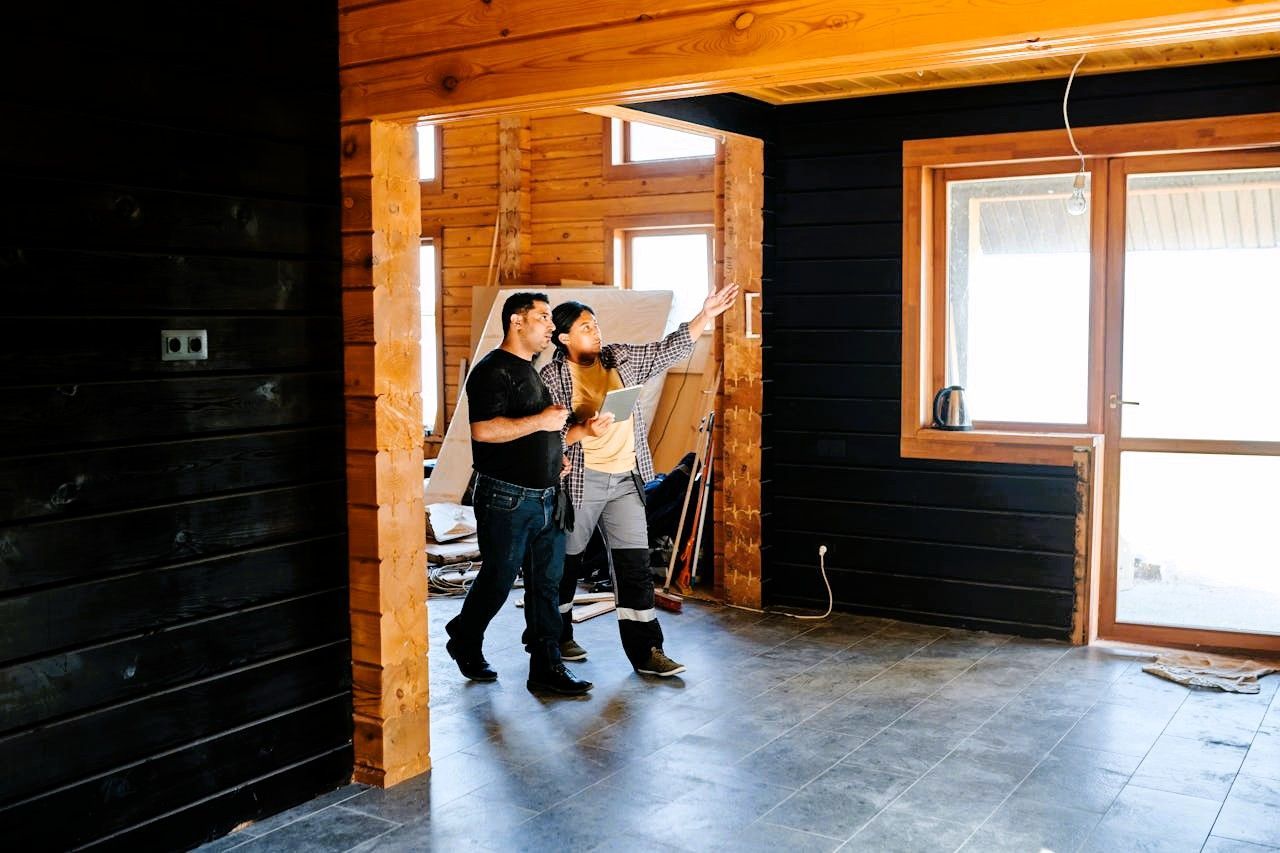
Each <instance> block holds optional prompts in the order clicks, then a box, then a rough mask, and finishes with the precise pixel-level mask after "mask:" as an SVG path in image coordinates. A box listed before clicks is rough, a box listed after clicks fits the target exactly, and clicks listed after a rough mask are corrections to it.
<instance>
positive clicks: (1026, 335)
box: [901, 116, 1280, 465]
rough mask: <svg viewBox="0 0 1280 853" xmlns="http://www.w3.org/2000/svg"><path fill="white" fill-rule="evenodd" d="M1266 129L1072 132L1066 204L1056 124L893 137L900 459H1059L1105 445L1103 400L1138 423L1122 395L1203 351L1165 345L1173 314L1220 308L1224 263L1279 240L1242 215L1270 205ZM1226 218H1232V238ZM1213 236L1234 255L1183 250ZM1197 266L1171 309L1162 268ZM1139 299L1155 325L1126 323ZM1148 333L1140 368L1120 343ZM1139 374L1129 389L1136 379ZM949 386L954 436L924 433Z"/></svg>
mask: <svg viewBox="0 0 1280 853" xmlns="http://www.w3.org/2000/svg"><path fill="white" fill-rule="evenodd" d="M1278 126H1280V125H1277V124H1276V123H1275V119H1274V118H1272V117H1265V118H1264V117H1252V116H1242V117H1238V118H1220V119H1193V120H1185V121H1170V122H1153V123H1147V124H1130V125H1120V126H1115V127H1094V128H1084V129H1081V130H1078V131H1077V133H1076V139H1077V141H1078V142H1079V144H1080V147H1081V149H1082V150H1083V151H1084V152H1085V155H1086V159H1087V163H1086V167H1085V173H1084V174H1083V175H1082V176H1081V180H1082V183H1083V187H1082V189H1083V191H1084V194H1085V197H1086V200H1087V205H1086V206H1085V209H1084V212H1083V214H1081V215H1071V211H1069V209H1068V207H1069V206H1068V200H1069V199H1070V198H1071V195H1072V192H1073V189H1075V186H1074V184H1075V181H1076V177H1077V175H1076V171H1077V169H1078V168H1079V160H1078V159H1076V158H1075V157H1074V156H1073V155H1072V154H1071V149H1070V148H1069V147H1068V146H1067V143H1066V136H1065V133H1064V132H1063V131H1060V130H1052V131H1036V132H1030V133H1017V134H999V135H994V136H969V137H959V138H955V139H928V140H914V141H908V142H906V143H904V145H903V214H904V215H903V256H902V263H903V265H902V274H903V317H902V320H903V325H902V347H903V350H902V425H901V452H902V454H903V456H907V457H916V458H936V459H962V460H966V461H990V462H1018V463H1028V464H1038V465H1071V464H1072V462H1073V453H1074V449H1075V448H1077V447H1081V446H1093V447H1098V446H1101V444H1100V443H1101V441H1102V437H1103V436H1104V435H1105V436H1107V438H1106V443H1107V446H1108V447H1110V446H1111V445H1113V444H1115V441H1114V440H1113V437H1114V439H1115V440H1119V439H1120V438H1122V435H1123V434H1122V433H1119V432H1117V430H1118V427H1117V426H1116V424H1118V423H1119V422H1120V421H1121V420H1123V419H1122V418H1121V417H1120V414H1121V413H1120V411H1119V410H1120V409H1122V408H1124V409H1132V411H1126V412H1125V413H1124V414H1125V416H1126V417H1127V418H1128V420H1126V421H1124V422H1125V423H1126V424H1131V425H1137V424H1144V423H1145V421H1144V418H1147V419H1150V418H1152V417H1155V415H1156V414H1157V412H1156V407H1155V404H1154V403H1152V402H1151V401H1150V400H1143V401H1142V402H1143V406H1142V408H1141V409H1137V408H1136V407H1132V406H1127V405H1126V404H1127V403H1131V402H1136V401H1137V398H1138V392H1139V391H1145V390H1149V388H1148V386H1150V387H1155V383H1156V382H1157V381H1158V382H1162V383H1164V385H1160V386H1159V387H1160V388H1173V387H1187V386H1189V385H1192V384H1194V381H1198V380H1196V377H1197V375H1198V374H1197V373H1196V369H1197V364H1196V359H1197V358H1200V356H1201V355H1203V353H1201V354H1200V355H1192V354H1189V353H1190V352H1191V351H1192V350H1193V349H1194V346H1192V345H1191V344H1188V343H1179V342H1180V341H1186V340H1191V341H1194V340H1195V339H1196V336H1193V335H1190V334H1189V333H1188V332H1187V331H1186V329H1184V328H1181V327H1178V326H1177V325H1176V324H1175V322H1174V320H1175V319H1177V320H1178V321H1179V322H1183V321H1187V322H1190V319H1189V318H1191V317H1194V318H1195V322H1203V323H1210V322H1212V321H1213V320H1212V318H1214V317H1217V316H1218V315H1217V314H1214V313H1213V310H1211V306H1210V302H1212V303H1213V305H1215V306H1217V307H1219V308H1223V307H1224V306H1228V305H1233V304H1235V303H1234V302H1233V300H1232V299H1231V298H1229V297H1227V296H1225V295H1223V294H1225V293H1227V290H1226V288H1227V287H1228V286H1234V283H1235V282H1236V281H1237V280H1238V279H1240V278H1241V277H1242V276H1244V273H1243V272H1241V271H1240V270H1241V269H1243V267H1240V265H1241V264H1244V263H1246V262H1249V263H1253V260H1252V258H1253V256H1252V255H1250V254H1249V251H1248V250H1251V249H1253V248H1255V247H1261V246H1262V245H1263V242H1264V240H1263V238H1264V236H1265V234H1264V232H1266V234H1270V233H1271V232H1270V231H1267V229H1268V228H1273V227H1274V229H1275V231H1276V233H1280V224H1276V225H1274V226H1273V224H1272V222H1273V220H1268V219H1267V218H1266V217H1263V218H1261V219H1260V220H1259V222H1260V223H1262V224H1258V225H1256V226H1252V225H1247V223H1248V222H1252V221H1253V220H1252V219H1250V218H1249V217H1247V216H1246V215H1245V212H1247V211H1252V210H1254V209H1255V208H1257V209H1258V210H1261V209H1262V207H1261V206H1265V209H1266V210H1271V209H1272V207H1274V205H1275V203H1274V200H1273V197H1274V196H1275V190H1274V189H1272V186H1273V178H1274V172H1273V171H1266V170H1267V169H1272V168H1273V166H1272V161H1273V160H1274V159H1275V158H1276V156H1277V154H1276V152H1277V146H1278V144H1280V133H1278V132H1277V130H1276V127H1278ZM1247 149H1258V150H1257V151H1256V152H1250V151H1248V150H1247ZM1166 152H1177V153H1176V154H1167V153H1166ZM1196 152H1200V153H1196ZM1213 152H1216V153H1213ZM1196 157H1199V158H1201V159H1200V160H1195V161H1194V164H1192V160H1191V159H1188V158H1196ZM1205 158H1207V159H1205ZM1269 158H1270V159H1269ZM1166 163H1167V164H1168V168H1164V166H1165V165H1166ZM1201 164H1203V166H1202V165H1201ZM1251 168H1252V169H1253V171H1249V169H1251ZM1214 170H1221V171H1218V172H1215V171H1214ZM1200 172H1203V173H1204V174H1203V176H1202V177H1194V178H1189V177H1186V175H1188V174H1191V173H1200ZM1171 174H1174V175H1178V177H1170V175H1171ZM1135 175H1136V176H1137V177H1135ZM1259 176H1261V177H1259ZM1197 181H1198V182H1199V183H1197ZM1179 182H1181V183H1179ZM1170 187H1173V189H1170ZM1241 187H1243V189H1241ZM1268 194H1270V195H1268ZM1246 208H1247V211H1246ZM1126 210H1128V211H1129V213H1128V218H1126ZM1237 210H1238V211H1243V212H1239V213H1236V212H1233V211H1237ZM1077 213H1078V211H1077ZM1233 217H1235V218H1234V219H1233ZM1236 219H1238V220H1239V221H1240V222H1242V223H1246V225H1241V226H1240V228H1239V229H1237V230H1238V231H1239V232H1240V233H1239V234H1238V235H1236V236H1232V234H1234V232H1233V231H1232V229H1231V223H1232V222H1234V221H1235V220H1236ZM1250 228H1253V231H1251V230H1250ZM1254 232H1256V233H1254ZM1169 234H1172V235H1174V236H1173V237H1169V236H1167V235H1169ZM1214 235H1217V237H1221V238H1222V239H1224V240H1227V242H1228V243H1230V240H1236V242H1237V243H1239V245H1240V247H1241V251H1240V252H1239V253H1238V257H1237V256H1232V257H1230V258H1228V257H1227V255H1226V253H1225V252H1216V253H1214V254H1213V256H1212V258H1211V259H1210V258H1208V256H1204V257H1202V255H1197V254H1196V253H1195V252H1192V251H1190V249H1192V248H1197V247H1199V246H1200V243H1204V242H1205V241H1209V242H1212V240H1214V239H1217V238H1216V237H1215V236H1214ZM1223 235H1226V236H1223ZM1157 237H1160V239H1163V240H1164V243H1162V244H1161V245H1163V246H1165V248H1166V249H1167V248H1168V246H1169V245H1173V243H1176V244H1177V245H1176V246H1175V247H1174V248H1176V249H1178V250H1179V251H1178V253H1177V255H1176V257H1174V256H1168V257H1166V256H1161V255H1159V254H1158V253H1155V252H1152V251H1148V250H1147V249H1146V248H1145V247H1146V246H1147V243H1149V242H1151V241H1153V240H1156V238H1157ZM1228 238H1230V239H1228ZM1144 241H1145V242H1144ZM1170 241H1172V243H1171V242H1170ZM1166 244H1168V245H1166ZM1206 245H1208V243H1206ZM1224 245H1226V244H1224ZM1232 245H1234V244H1232ZM1126 246H1129V247H1130V251H1128V252H1126ZM1214 246H1215V247H1216V244H1214ZM1202 254H1203V253H1202ZM1229 262H1230V263H1234V264H1235V266H1231V265H1230V264H1229ZM1197 263H1199V264H1201V267H1200V268H1197V269H1201V275H1199V276H1192V278H1191V279H1189V280H1192V281H1196V282H1203V283H1206V289H1205V290H1204V291H1203V293H1201V294H1200V295H1201V296H1203V297H1205V298H1206V302H1205V303H1204V305H1202V306H1201V307H1200V308H1199V309H1197V310H1195V311H1194V312H1193V313H1192V314H1189V315H1187V317H1180V318H1171V317H1170V316H1169V311H1171V310H1172V309H1170V308H1169V306H1170V305H1171V304H1172V303H1171V301H1170V300H1172V299H1173V297H1174V295H1175V287H1174V284H1173V282H1174V275H1173V273H1174V271H1175V270H1176V271H1177V272H1178V275H1179V276H1180V277H1181V278H1180V279H1179V280H1188V279H1187V278H1186V277H1187V275H1188V274H1190V271H1191V268H1192V266H1194V265H1195V264H1197ZM1160 264H1164V266H1163V267H1162V266H1160ZM1237 267H1240V269H1237ZM1255 267H1257V265H1256V264H1255ZM1255 267H1250V268H1249V269H1251V270H1252V269H1255ZM1257 268H1260V267H1257ZM1215 278H1216V279H1220V280H1217V281H1215V282H1214V283H1213V284H1212V285H1208V284H1207V283H1208V282H1209V281H1210V280H1211V279H1215ZM1254 278H1257V276H1254ZM1258 280H1263V279H1258ZM1250 281H1253V279H1250ZM1126 287H1127V288H1128V290H1126ZM1144 288H1145V289H1144ZM1151 293H1154V294H1156V297H1155V299H1156V303H1157V304H1158V305H1159V306H1160V309H1159V311H1151V312H1148V313H1149V315H1150V317H1153V318H1156V319H1154V320H1152V321H1151V324H1149V326H1150V327H1149V328H1148V327H1143V326H1140V325H1138V324H1137V319H1135V318H1138V306H1140V305H1145V304H1146V303H1141V302H1140V300H1142V299H1144V298H1149V297H1150V294H1151ZM1209 294H1217V295H1216V296H1213V298H1212V299H1209V298H1208V295H1209ZM1214 300H1218V301H1214ZM1161 311H1163V312H1164V313H1163V314H1162V313H1160V312H1161ZM1219 313H1221V312H1219ZM1227 314H1228V315H1229V314H1230V312H1229V311H1228V312H1227ZM1225 316H1226V315H1224V318H1223V319H1222V320H1221V322H1223V323H1225V322H1227V321H1226V319H1225ZM1140 319H1143V320H1146V319H1147V315H1145V314H1144V315H1142V317H1141V318H1140ZM1245 319H1248V318H1244V319H1237V320H1234V321H1232V322H1231V326H1232V328H1233V329H1234V330H1235V332H1234V334H1236V335H1237V336H1240V335H1244V336H1248V335H1249V334H1250V332H1247V331H1245V329H1246V327H1247V323H1246V322H1245ZM1184 325H1185V323H1184ZM1144 334H1145V335H1146V338H1144V337H1142V336H1143V335H1144ZM1200 337H1203V335H1201V336H1200ZM1147 339H1150V340H1151V341H1154V342H1156V344H1159V346H1156V345H1155V344H1152V345H1149V346H1148V347H1147V349H1146V350H1145V351H1144V352H1146V353H1147V355H1148V356H1150V357H1151V358H1154V359H1156V362H1155V363H1154V365H1146V364H1144V363H1143V362H1142V361H1141V359H1140V358H1139V357H1138V356H1137V355H1135V354H1134V352H1131V351H1130V350H1133V349H1134V347H1136V346H1137V344H1136V343H1134V342H1142V341H1144V340H1147ZM1161 347H1163V349H1162V348H1161ZM1255 349H1256V348H1255ZM1241 351H1242V352H1243V350H1241ZM1250 352H1255V351H1254V350H1250ZM1151 353H1156V355H1151ZM1258 357H1259V356H1257V355H1256V352H1255V354H1254V355H1253V356H1252V358H1255V359H1256V358H1258ZM1179 358H1181V359H1182V360H1181V361H1179V360H1178V359H1179ZM1241 361H1242V362H1243V361H1247V359H1243V357H1242V359H1241ZM1148 368H1149V369H1148ZM1144 369H1145V370H1146V371H1147V372H1146V373H1143V374H1141V377H1145V379H1144V381H1145V382H1146V385H1143V382H1142V381H1139V379H1138V378H1135V377H1139V375H1140V371H1141V370H1144ZM1152 376H1154V377H1156V379H1152V378H1151V377H1152ZM1215 381H1216V382H1217V383H1218V385H1217V387H1218V388H1219V390H1221V389H1222V388H1226V387H1228V386H1230V387H1231V389H1232V391H1233V393H1226V394H1224V395H1223V396H1224V397H1225V398H1228V399H1234V398H1236V397H1239V396H1242V395H1243V396H1250V395H1248V394H1247V393H1246V392H1243V390H1242V389H1243V385H1242V384H1241V382H1237V383H1236V386H1240V387H1236V386H1231V385H1230V383H1231V381H1233V380H1232V377H1231V376H1223V377H1218V378H1216V379H1215ZM949 385H960V386H963V387H964V388H965V405H966V409H967V411H968V414H969V416H970V418H971V420H972V421H973V426H974V429H972V430H971V431H944V430H940V429H935V428H934V425H933V405H932V404H933V400H934V395H935V393H936V392H937V391H938V390H939V389H940V388H944V387H946V386H949ZM1203 387H1210V386H1209V385H1204V386H1203ZM1151 393H1152V394H1154V393H1155V392H1151ZM1186 396H1188V397H1190V398H1193V399H1194V398H1200V399H1203V398H1204V397H1203V394H1196V393H1194V392H1188V393H1187V395H1186ZM1204 408H1206V409H1210V408H1213V407H1212V406H1205V407H1204ZM1135 428H1136V427H1135ZM1250 437H1251V436H1250ZM1144 440H1148V439H1147V438H1144ZM1268 446H1270V445H1268ZM1254 450H1255V451H1256V450H1257V449H1256V448H1254ZM1107 452H1112V450H1108V451H1107ZM1268 452H1269V451H1268Z"/></svg>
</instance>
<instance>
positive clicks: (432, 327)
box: [418, 241, 440, 433]
mask: <svg viewBox="0 0 1280 853" xmlns="http://www.w3.org/2000/svg"><path fill="white" fill-rule="evenodd" d="M418 281H419V287H418V290H419V292H420V294H421V302H422V342H421V349H422V423H423V424H425V425H426V430H427V432H428V433H431V432H433V431H434V430H435V426H436V420H437V418H438V417H439V413H440V339H439V337H438V335H437V332H436V292H437V289H438V282H437V281H436V246H435V243H433V242H431V241H425V242H423V244H422V246H421V248H420V249H419V250H418Z"/></svg>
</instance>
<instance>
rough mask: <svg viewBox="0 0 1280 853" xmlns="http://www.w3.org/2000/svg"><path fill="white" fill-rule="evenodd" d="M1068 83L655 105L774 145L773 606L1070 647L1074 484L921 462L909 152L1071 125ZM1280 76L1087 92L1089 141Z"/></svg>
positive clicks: (769, 306)
mask: <svg viewBox="0 0 1280 853" xmlns="http://www.w3.org/2000/svg"><path fill="white" fill-rule="evenodd" d="M1063 86H1064V81H1060V80H1053V81H1044V82H1035V83H1022V84H1011V85H1001V86H988V87H977V88H971V89H952V90H940V91H934V92H925V93H918V94H908V95H896V96H884V97H876V98H866V99H853V100H844V101H828V102H822V103H816V104H811V105H797V106H789V107H776V108H773V109H772V111H771V115H770V116H769V117H768V118H767V119H763V118H761V117H759V116H758V115H753V116H752V118H751V120H750V121H746V120H744V118H743V111H742V108H741V106H740V105H739V104H736V103H735V102H734V101H733V100H732V99H726V98H724V97H723V96H718V97H712V98H701V99H690V100H688V101H684V102H668V103H667V104H654V105H651V106H650V108H651V109H653V110H655V111H659V112H663V113H665V114H672V115H678V116H679V117H687V118H690V119H691V120H694V121H702V122H703V123H706V124H709V125H712V126H719V127H722V128H723V129H726V130H739V131H741V132H746V133H754V134H755V135H765V134H767V135H768V136H767V137H766V138H767V140H768V142H769V144H767V145H766V164H765V171H766V172H767V173H768V175H769V178H770V179H769V180H768V181H767V183H766V186H768V187H770V188H771V194H770V199H771V200H770V202H769V203H768V204H769V207H770V209H771V210H773V211H774V213H775V216H774V218H773V220H772V221H771V220H770V219H766V225H772V226H773V227H772V229H771V235H772V238H771V239H770V240H769V242H771V243H772V244H773V245H774V251H773V252H772V253H770V252H768V251H766V257H765V261H766V277H768V278H769V279H770V283H769V284H767V285H766V287H765V291H764V293H765V296H764V300H765V301H764V310H765V326H764V330H765V338H764V342H765V362H764V368H765V380H766V389H765V417H764V424H765V427H764V436H763V439H764V445H765V448H766V450H765V457H764V478H765V483H764V504H763V507H762V509H763V511H764V542H765V565H764V588H765V601H766V603H768V604H789V605H798V606H807V607H825V605H826V590H825V588H824V587H823V585H822V583H821V580H820V578H819V576H818V572H817V555H816V551H817V547H818V545H819V544H824V543H825V544H826V545H827V546H828V547H829V548H830V553H829V554H828V555H827V565H828V569H829V572H830V578H831V583H832V587H833V588H834V591H835V596H836V602H837V605H836V606H837V607H838V608H840V609H842V610H846V611H855V612H867V613H875V614H880V615H886V616H891V617H896V618H901V619H906V620H912V621H925V622H934V623H941V624H950V625H963V626H968V627H973V628H981V629H990V630H995V631H1003V632H1011V633H1017V634H1025V635H1033V636H1048V637H1066V636H1067V635H1068V633H1069V629H1070V625H1071V618H1072V608H1073V600H1074V598H1073V580H1072V550H1073V525H1074V515H1075V503H1074V500H1075V499H1074V480H1073V476H1072V472H1071V470H1070V469H1065V468H1052V467H1026V466H1011V465H973V464H949V463H942V462H933V461H928V460H905V459H902V458H901V457H900V455H899V453H898V429H899V421H898V418H899V411H900V399H901V385H900V365H901V328H902V318H901V298H902V286H901V260H902V235H901V233H902V232H901V229H902V224H901V222H902V172H901V168H902V163H901V159H902V158H901V152H902V142H903V141H904V140H906V139H913V138H929V137H939V136H962V135H967V134H983V133H1002V132H1014V131H1025V130H1045V129H1053V128H1059V127H1061V123H1062V112H1061V110H1062V101H1061V99H1062V90H1063ZM1277 105H1280V60H1276V59H1266V60H1256V61H1249V62H1237V63H1227V64H1221V65H1207V66H1199V67H1192V68H1180V69H1166V70H1160V71H1148V72H1134V73H1128V74H1116V75H1105V76H1098V77H1083V78H1080V79H1079V80H1078V81H1077V82H1076V85H1075V87H1074V88H1073V90H1072V117H1073V121H1074V122H1076V123H1077V124H1078V125H1080V126H1084V125H1098V124H1120V123H1125V122H1142V121H1161V120H1169V119H1181V118H1197V117H1207V116H1218V115H1234V114H1244V113H1257V112H1269V111H1274V110H1276V109H1277V108H1278V106H1277Z"/></svg>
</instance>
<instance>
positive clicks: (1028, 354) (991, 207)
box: [946, 175, 1089, 424]
mask: <svg viewBox="0 0 1280 853" xmlns="http://www.w3.org/2000/svg"><path fill="white" fill-rule="evenodd" d="M1071 180H1072V175H1046V176H1031V177H1018V178H996V179H984V180H972V181H952V182H949V183H948V184H947V355H946V365H947V382H948V384H954V385H961V386H963V387H964V388H965V392H966V403H967V405H968V407H969V413H970V416H971V417H972V418H973V420H975V421H986V422H995V423H1035V424H1083V423H1085V421H1086V420H1087V418H1088V409H1089V399H1088V393H1089V230H1088V227H1089V221H1088V217H1074V216H1069V215H1068V214H1067V211H1066V206H1065V205H1064V203H1063V200H1064V199H1065V198H1066V197H1067V196H1068V195H1070V193H1071Z"/></svg>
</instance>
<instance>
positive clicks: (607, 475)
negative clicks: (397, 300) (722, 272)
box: [541, 284, 738, 676]
mask: <svg viewBox="0 0 1280 853" xmlns="http://www.w3.org/2000/svg"><path fill="white" fill-rule="evenodd" d="M737 295H738V286H737V285H736V284H730V285H727V286H725V287H723V288H721V289H720V290H719V291H717V292H716V293H713V294H712V295H710V296H708V297H707V299H706V301H705V302H704V303H703V305H702V310H701V311H700V312H698V315H697V316H696V317H694V318H693V319H692V320H690V321H689V322H687V323H681V324H680V327H679V328H678V329H676V330H675V331H674V332H672V333H671V334H669V335H667V336H666V337H665V338H663V339H662V340H660V341H654V342H653V343H649V344H604V343H603V342H602V340H601V332H600V326H599V324H598V323H597V322H596V316H595V312H594V311H592V310H591V308H590V307H589V306H586V305H583V304H582V303H581V302H563V303H561V304H559V305H557V306H556V308H555V310H554V311H552V313H551V319H552V322H553V323H554V324H555V334H554V336H553V338H552V343H553V344H554V345H555V348H556V352H555V356H554V357H553V358H552V360H551V361H550V362H549V363H548V364H547V365H546V366H545V367H543V368H542V371H541V376H542V381H543V382H544V383H546V386H547V388H548V389H550V391H551V399H552V401H553V402H554V403H555V404H556V405H561V406H565V407H566V408H568V409H569V410H570V412H571V414H570V416H569V419H568V420H567V421H566V423H565V426H564V428H563V430H562V433H563V435H564V444H565V447H566V448H567V451H566V452H567V454H568V457H569V466H570V472H569V498H570V501H571V503H572V505H573V509H574V524H573V527H572V529H571V530H570V531H569V534H568V537H567V541H566V542H565V557H564V576H563V578H562V580H561V583H560V612H561V614H563V616H562V622H563V627H562V628H561V634H560V656H561V658H562V659H563V660H568V661H578V660H586V657H587V652H586V650H585V649H584V648H582V646H580V645H578V644H577V643H576V642H575V641H574V639H573V618H572V616H571V611H572V610H573V596H574V592H575V590H576V588H577V581H578V575H579V573H580V570H581V565H582V552H583V551H585V550H586V548H587V543H588V542H589V541H590V540H591V534H592V533H593V532H594V530H595V528H596V525H597V524H601V525H603V527H604V534H605V541H606V544H607V545H608V547H609V551H610V555H611V557H612V561H613V572H614V597H615V601H616V603H617V614H618V633H619V634H620V635H621V638H622V649H623V651H624V652H625V653H626V655H627V659H628V660H630V661H631V665H632V666H633V667H635V669H636V671H637V672H640V673H643V674H645V675H660V676H671V675H677V674H678V673H681V672H684V670H685V668H684V667H683V666H681V665H680V664H678V663H676V662H675V661H673V660H671V658H669V657H667V655H666V653H665V652H664V651H663V649H662V626H661V625H659V624H658V616H657V611H656V610H655V609H654V605H653V575H652V574H651V572H650V571H649V533H648V530H647V528H646V525H645V515H644V484H645V483H646V482H648V481H649V480H652V479H653V477H654V472H653V456H652V455H651V454H650V451H649V440H648V428H647V427H646V426H645V422H644V415H642V414H641V412H640V404H639V403H638V402H637V403H636V405H635V406H634V407H633V408H632V410H631V416H630V417H629V418H627V419H626V420H625V421H620V422H615V421H614V418H613V415H611V414H604V415H599V414H598V412H599V411H600V406H601V404H602V401H603V400H604V396H605V395H606V394H607V393H608V392H609V391H612V390H614V389H617V388H625V387H628V386H631V385H640V384H642V383H644V382H647V381H648V380H649V379H652V378H653V377H654V376H657V375H658V374H660V373H662V372H663V371H665V370H666V369H667V368H669V367H671V366H672V365H673V364H675V363H677V362H679V361H683V360H684V359H687V358H689V356H691V355H692V354H693V347H694V342H695V341H696V340H697V339H698V337H699V336H700V335H701V334H702V333H703V332H704V331H705V330H706V329H707V328H708V327H710V326H711V325H712V324H713V323H714V322H715V318H716V317H719V316H720V315H721V314H723V313H724V312H725V311H727V310H729V306H730V305H732V304H733V300H734V299H735V298H736V297H737Z"/></svg>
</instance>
